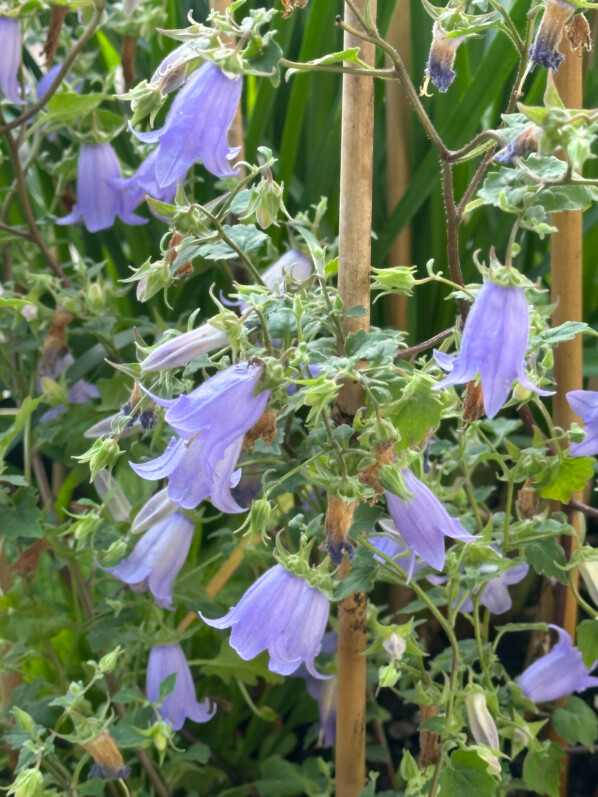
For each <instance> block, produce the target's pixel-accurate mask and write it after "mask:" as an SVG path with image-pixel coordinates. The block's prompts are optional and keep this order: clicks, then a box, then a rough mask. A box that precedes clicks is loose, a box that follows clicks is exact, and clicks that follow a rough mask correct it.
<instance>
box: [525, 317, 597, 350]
mask: <svg viewBox="0 0 598 797" xmlns="http://www.w3.org/2000/svg"><path fill="white" fill-rule="evenodd" d="M582 332H585V333H588V334H591V335H595V334H596V332H595V331H594V330H593V329H592V327H591V326H589V325H588V324H584V323H583V322H582V321H565V323H564V324H559V325H558V327H552V328H551V329H544V330H542V332H540V333H539V334H537V335H534V337H533V338H532V341H531V344H532V346H539V345H541V344H542V343H547V344H548V345H549V346H557V345H558V344H559V343H562V342H563V341H564V340H573V338H574V337H575V336H576V335H579V334H580V333H582Z"/></svg>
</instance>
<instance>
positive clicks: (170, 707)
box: [147, 643, 216, 731]
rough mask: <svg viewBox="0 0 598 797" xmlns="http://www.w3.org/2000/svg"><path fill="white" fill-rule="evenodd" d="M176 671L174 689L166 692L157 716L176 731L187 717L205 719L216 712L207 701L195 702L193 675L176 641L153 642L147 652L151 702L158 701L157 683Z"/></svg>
mask: <svg viewBox="0 0 598 797" xmlns="http://www.w3.org/2000/svg"><path fill="white" fill-rule="evenodd" d="M173 673H176V681H175V685H174V689H173V691H172V692H171V693H170V694H169V695H166V697H165V698H164V700H163V701H162V705H161V706H160V709H159V710H160V716H161V717H162V719H163V720H165V721H166V722H169V723H170V725H171V726H172V729H173V730H175V731H178V730H180V729H181V728H182V727H183V723H184V722H185V720H186V719H187V718H189V719H190V720H193V722H208V720H211V719H212V717H213V716H214V714H215V713H216V707H215V706H214V707H213V708H212V707H211V706H210V701H209V700H207V699H206V700H204V701H202V702H201V703H199V702H198V700H197V697H196V695H195V687H194V685H193V678H192V677H191V671H190V669H189V665H188V664H187V660H186V659H185V654H184V653H183V649H182V648H181V646H180V645H179V644H178V643H175V644H173V645H156V646H155V647H153V648H152V649H151V651H150V655H149V661H148V663H147V697H148V700H151V701H152V703H158V702H159V700H160V684H161V683H162V682H163V681H165V680H166V678H168V676H169V675H172V674H173Z"/></svg>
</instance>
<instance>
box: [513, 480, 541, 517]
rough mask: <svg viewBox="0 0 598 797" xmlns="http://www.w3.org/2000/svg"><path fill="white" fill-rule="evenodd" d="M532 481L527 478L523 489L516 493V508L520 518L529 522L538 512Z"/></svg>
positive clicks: (536, 496)
mask: <svg viewBox="0 0 598 797" xmlns="http://www.w3.org/2000/svg"><path fill="white" fill-rule="evenodd" d="M533 485H534V482H533V479H531V478H529V477H528V478H527V479H526V480H525V483H524V485H523V487H522V488H521V489H520V490H519V492H518V493H517V506H518V507H519V512H520V513H521V517H524V518H526V519H527V520H529V519H530V518H533V517H534V515H535V514H537V512H538V495H537V493H536V491H535V490H534V486H533Z"/></svg>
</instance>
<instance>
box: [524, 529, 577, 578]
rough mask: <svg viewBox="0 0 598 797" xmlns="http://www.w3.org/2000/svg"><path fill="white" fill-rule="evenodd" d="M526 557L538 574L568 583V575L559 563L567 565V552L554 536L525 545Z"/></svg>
mask: <svg viewBox="0 0 598 797" xmlns="http://www.w3.org/2000/svg"><path fill="white" fill-rule="evenodd" d="M525 558H526V559H527V561H528V563H529V564H530V565H531V566H532V567H533V568H534V570H535V571H536V573H538V575H540V576H541V575H545V576H546V578H555V579H556V580H557V581H559V582H560V583H561V584H566V583H567V577H566V575H565V573H564V572H563V570H561V569H560V568H559V567H557V565H562V566H564V565H566V564H567V560H566V559H565V552H564V551H563V549H562V548H561V546H560V545H559V544H558V542H557V541H556V539H555V538H554V537H547V538H546V539H545V540H541V541H537V542H533V543H531V544H530V545H526V546H525Z"/></svg>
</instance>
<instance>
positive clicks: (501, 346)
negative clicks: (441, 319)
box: [432, 282, 553, 418]
mask: <svg viewBox="0 0 598 797" xmlns="http://www.w3.org/2000/svg"><path fill="white" fill-rule="evenodd" d="M528 335H529V310H528V307H527V299H526V297H525V291H524V290H523V288H515V287H504V286H502V285H496V284H495V283H494V282H485V283H484V284H483V285H482V287H481V288H480V291H479V293H478V295H477V297H476V300H475V302H474V303H473V306H472V308H471V311H470V313H469V315H468V316H467V321H466V322H465V329H464V330H463V342H462V344H461V351H460V352H459V354H457V355H456V356H455V357H451V356H450V355H448V354H444V353H443V352H440V351H437V350H436V349H435V350H434V357H435V359H436V362H437V363H438V365H439V366H440V367H441V368H443V369H444V370H445V371H449V375H448V376H447V377H446V378H445V379H443V380H442V382H438V384H436V385H434V387H433V388H432V390H441V389H442V388H444V387H448V386H449V385H461V384H465V383H467V382H469V381H471V380H472V379H474V378H475V377H476V376H477V375H478V374H480V376H481V379H482V390H483V393H484V409H485V410H486V415H487V416H488V417H489V418H494V416H495V415H496V414H497V412H498V411H499V410H500V408H501V407H502V405H503V404H504V403H505V401H506V400H507V398H508V396H509V391H510V390H511V385H512V384H513V382H514V381H515V379H518V380H519V382H520V383H521V384H522V385H523V386H524V387H526V388H528V389H529V390H533V391H534V393H538V394H539V395H541V396H550V395H552V393H553V391H547V390H540V388H538V387H537V386H536V385H534V383H533V382H531V381H530V380H529V379H528V377H527V376H526V374H525V352H526V350H527V338H528Z"/></svg>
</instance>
